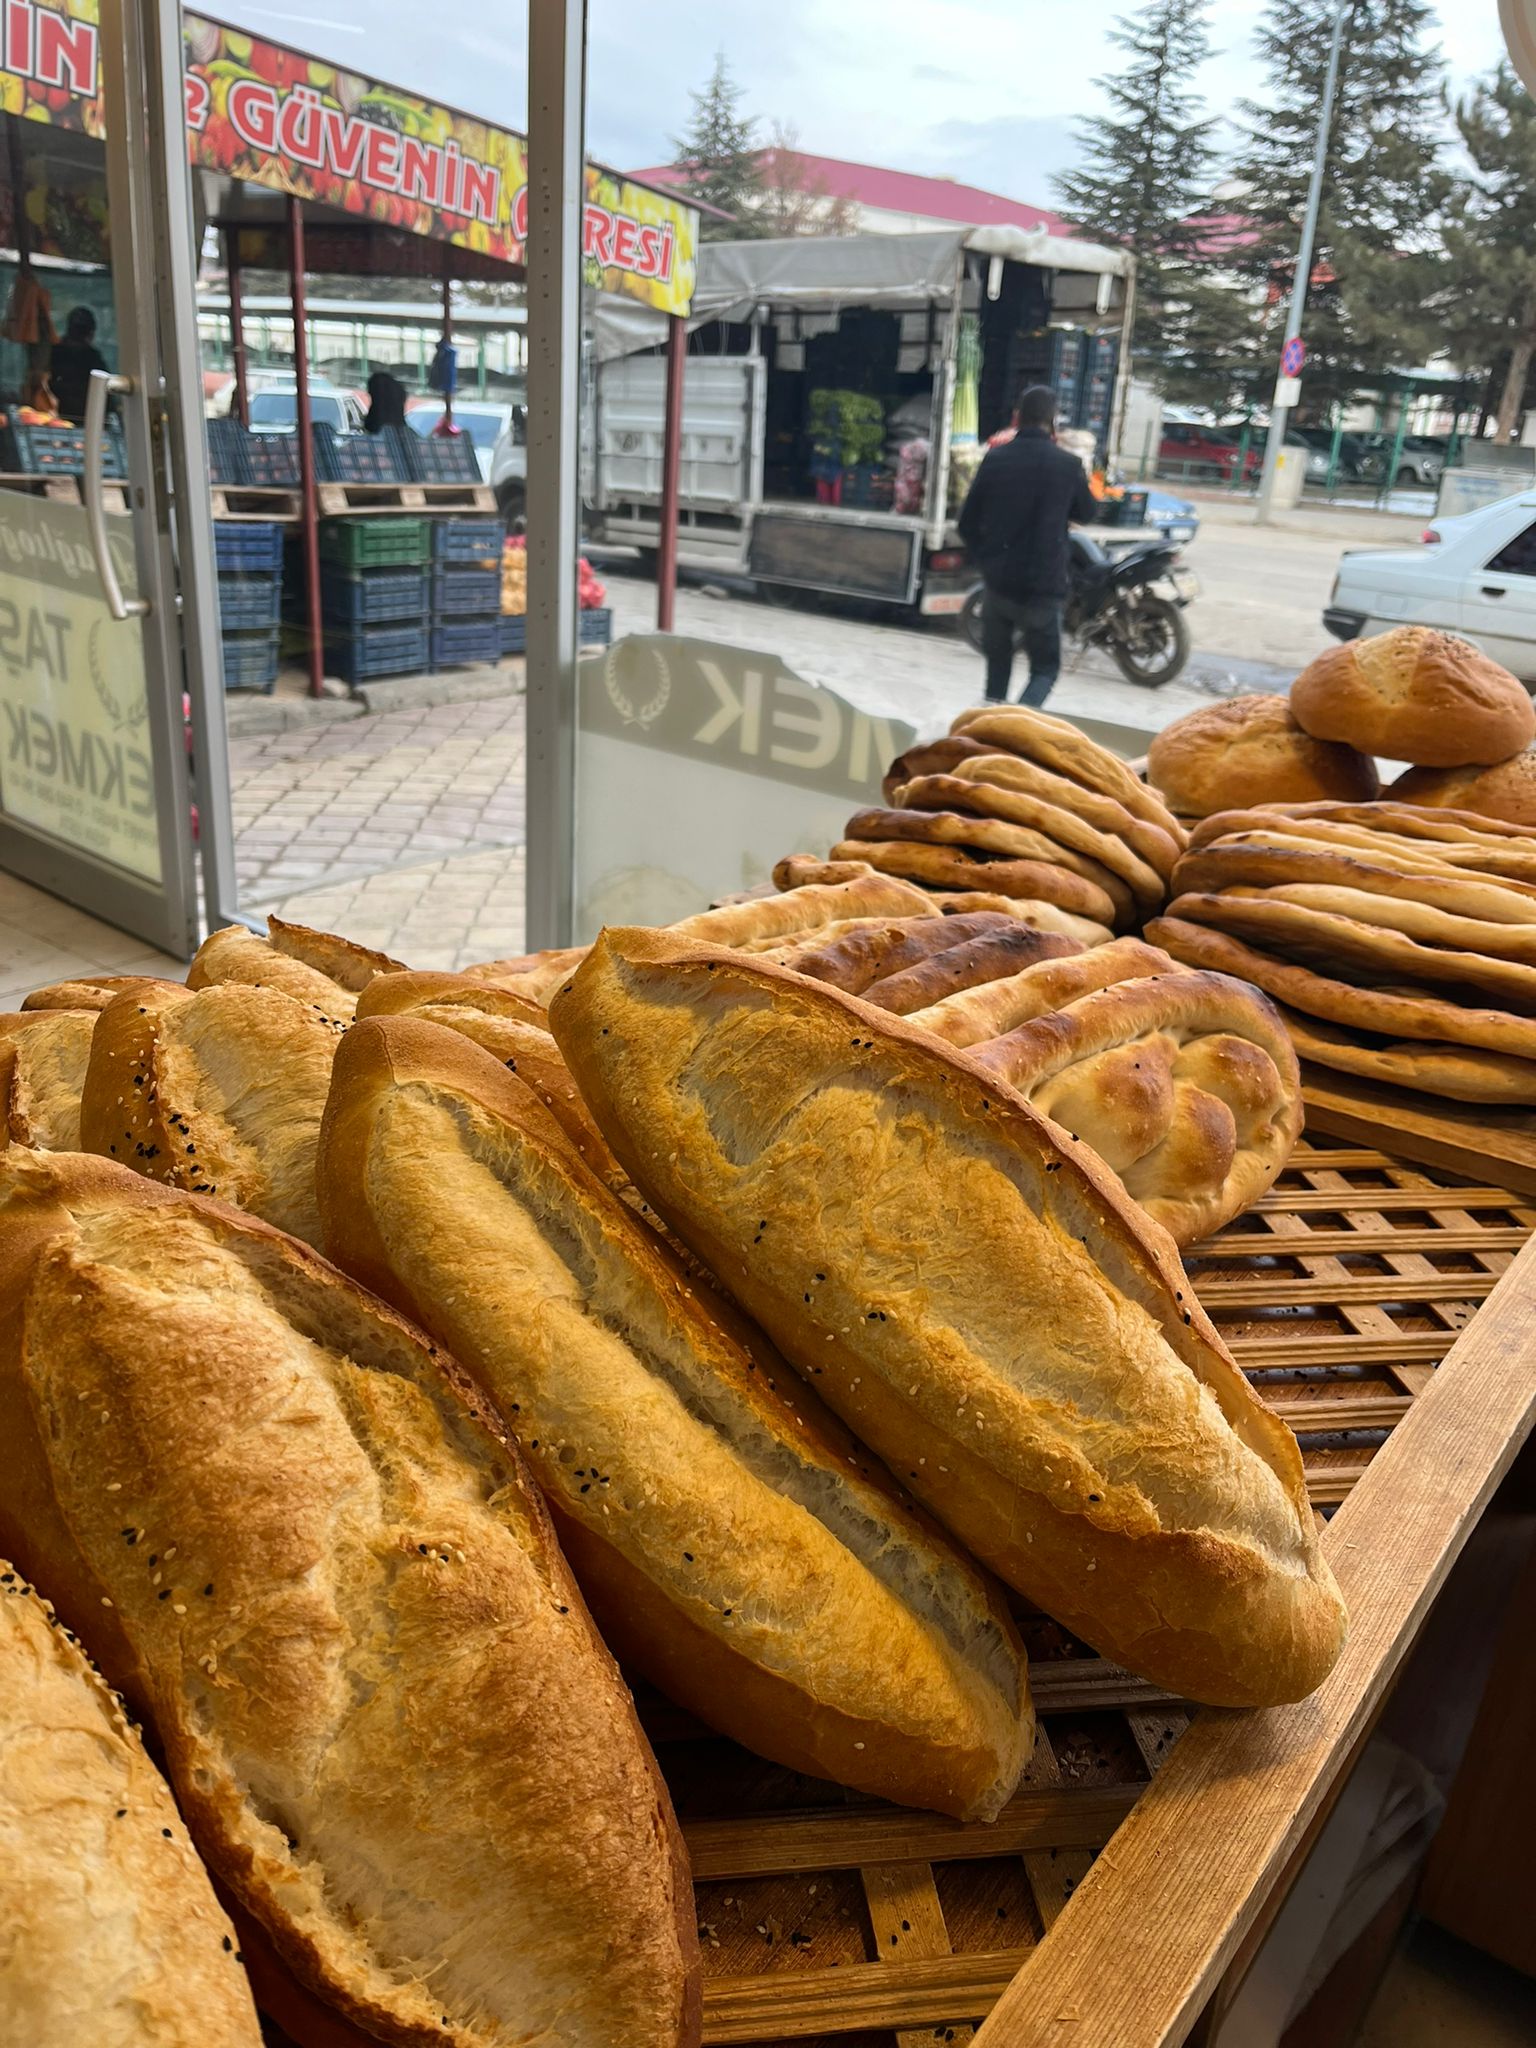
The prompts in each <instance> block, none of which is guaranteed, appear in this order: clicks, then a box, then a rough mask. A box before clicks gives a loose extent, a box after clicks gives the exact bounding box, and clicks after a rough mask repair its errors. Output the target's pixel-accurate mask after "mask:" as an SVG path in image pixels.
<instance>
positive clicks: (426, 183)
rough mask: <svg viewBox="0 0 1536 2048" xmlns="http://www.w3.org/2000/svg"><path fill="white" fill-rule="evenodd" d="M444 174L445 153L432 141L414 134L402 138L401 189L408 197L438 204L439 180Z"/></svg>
mask: <svg viewBox="0 0 1536 2048" xmlns="http://www.w3.org/2000/svg"><path fill="white" fill-rule="evenodd" d="M442 174H443V153H442V151H441V150H440V149H439V148H438V147H437V145H436V144H435V143H432V142H422V141H420V140H418V138H417V137H416V136H414V135H403V136H402V137H401V138H400V190H401V191H402V192H403V193H404V194H405V196H406V198H407V199H425V200H426V202H427V204H428V205H429V206H436V204H437V186H438V180H439V179H440V178H441V177H442Z"/></svg>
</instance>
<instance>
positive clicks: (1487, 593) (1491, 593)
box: [1483, 583, 1509, 597]
mask: <svg viewBox="0 0 1536 2048" xmlns="http://www.w3.org/2000/svg"><path fill="white" fill-rule="evenodd" d="M1508 595H1509V592H1508V590H1507V589H1506V588H1505V586H1504V585H1503V584H1502V583H1485V584H1484V585H1483V596H1484V597H1507V596H1508Z"/></svg>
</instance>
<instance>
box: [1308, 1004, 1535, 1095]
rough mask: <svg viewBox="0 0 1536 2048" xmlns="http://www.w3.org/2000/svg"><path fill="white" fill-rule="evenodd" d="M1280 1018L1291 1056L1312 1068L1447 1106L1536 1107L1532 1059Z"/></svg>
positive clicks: (1315, 1020) (1316, 1021)
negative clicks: (1441, 1100)
mask: <svg viewBox="0 0 1536 2048" xmlns="http://www.w3.org/2000/svg"><path fill="white" fill-rule="evenodd" d="M1280 1014H1281V1016H1282V1018H1283V1019H1284V1021H1285V1028H1286V1030H1287V1031H1288V1032H1289V1034H1290V1038H1291V1043H1292V1044H1293V1045H1294V1046H1295V1048H1296V1050H1297V1052H1298V1053H1300V1055H1301V1057H1302V1058H1303V1059H1305V1060H1312V1061H1314V1062H1315V1063H1316V1064H1317V1065H1318V1066H1323V1067H1333V1068H1336V1069H1337V1070H1338V1071H1339V1072H1340V1073H1344V1074H1358V1075H1360V1076H1362V1077H1363V1078H1364V1079H1366V1080H1368V1081H1387V1082H1390V1083H1391V1085H1392V1086H1393V1087H1394V1088H1413V1089H1416V1090H1417V1091H1418V1092H1419V1093H1420V1094H1425V1095H1444V1096H1446V1097H1448V1098H1449V1099H1450V1100H1451V1101H1453V1102H1481V1103H1489V1104H1496V1105H1500V1106H1502V1107H1505V1108H1536V1059H1526V1060H1523V1059H1516V1058H1514V1057H1513V1056H1512V1055H1510V1054H1509V1053H1502V1052H1485V1051H1483V1050H1481V1049H1480V1048H1479V1047H1476V1046H1468V1045H1435V1044H1433V1043H1429V1042H1426V1041H1425V1040H1423V1039H1419V1040H1413V1039H1398V1040H1392V1039H1385V1038H1375V1037H1363V1036H1362V1035H1361V1034H1360V1033H1359V1032H1351V1031H1344V1030H1341V1029H1340V1028H1339V1026H1338V1025H1336V1024H1326V1023H1324V1022H1323V1020H1322V1019H1321V1018H1320V1017H1308V1016H1306V1015H1304V1014H1303V1012H1302V1011H1300V1010H1286V1009H1282V1010H1281V1012H1280Z"/></svg>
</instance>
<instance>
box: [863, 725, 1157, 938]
mask: <svg viewBox="0 0 1536 2048" xmlns="http://www.w3.org/2000/svg"><path fill="white" fill-rule="evenodd" d="M885 797H886V803H885V805H884V806H883V807H873V808H871V809H869V810H863V811H859V812H857V813H856V814H855V815H854V816H853V817H852V818H850V819H849V821H848V827H847V836H846V837H845V838H844V839H843V841H842V842H841V844H839V845H838V846H835V847H834V848H833V849H832V858H833V859H834V860H863V861H867V862H868V863H869V864H870V865H871V866H872V867H874V868H876V869H877V870H878V871H879V872H880V873H882V874H886V875H899V876H901V877H902V878H903V879H905V880H907V881H910V882H916V883H918V884H919V885H920V886H921V887H923V888H925V889H930V890H935V891H940V892H943V893H945V894H946V895H947V896H949V897H951V898H954V897H955V896H966V895H969V894H977V893H982V894H987V895H993V896H1002V897H1004V898H1006V899H1007V900H1009V901H1010V902H1012V903H1014V904H1016V905H1017V906H1018V908H1019V911H1020V913H1021V914H1023V915H1026V916H1033V915H1035V914H1036V913H1037V912H1038V911H1039V909H1040V907H1041V906H1047V907H1054V908H1055V909H1056V910H1058V911H1064V912H1066V913H1068V914H1069V915H1071V916H1073V917H1076V918H1079V919H1086V920H1089V921H1091V922H1093V923H1094V924H1097V925H1098V926H1100V927H1101V929H1102V931H1103V933H1104V935H1105V936H1108V935H1109V934H1110V933H1112V932H1116V931H1129V930H1131V929H1133V928H1134V927H1135V926H1136V925H1137V924H1139V923H1140V922H1141V920H1142V919H1143V918H1145V917H1148V916H1150V915H1152V913H1153V912H1155V911H1156V910H1158V909H1159V908H1160V907H1161V905H1162V903H1163V901H1164V899H1165V897H1166V894H1167V883H1168V877H1169V874H1170V873H1171V871H1172V868H1173V863H1174V861H1175V860H1176V859H1177V858H1178V855H1179V852H1180V850H1181V848H1182V847H1183V844H1184V833H1183V828H1182V827H1181V826H1180V825H1179V824H1178V822H1177V820H1176V819H1175V818H1174V817H1173V815H1172V813H1171V812H1170V811H1169V810H1168V808H1167V807H1166V805H1165V804H1164V803H1163V801H1162V799H1161V798H1160V797H1159V796H1157V795H1156V793H1155V792H1154V791H1152V790H1150V789H1148V788H1147V786H1146V784H1145V783H1143V782H1141V781H1139V780H1138V779H1137V777H1136V776H1135V775H1133V774H1132V773H1131V770H1130V769H1129V768H1128V767H1127V766H1126V765H1125V763H1124V762H1123V761H1121V760H1119V759H1117V758H1116V756H1115V755H1113V754H1111V753H1109V752H1108V751H1107V749H1105V748H1103V747H1101V746H1099V745H1097V744H1096V743H1095V742H1094V741H1093V740H1090V739H1089V738H1087V737H1086V735H1085V734H1083V733H1081V732H1079V731H1078V729H1077V728H1076V726H1074V725H1071V724H1069V722H1068V721H1067V720H1066V719H1064V718H1051V717H1049V716H1047V715H1046V714H1045V713H1044V712H1041V711H1030V710H1026V709H1025V708H1024V707H1023V706H1021V705H1000V704H993V705H983V706H980V707H978V708H977V709H975V710H972V711H965V712H962V713H961V715H960V716H959V717H958V718H957V719H956V720H955V723H954V727H953V730H952V731H951V732H950V733H949V735H948V736H947V737H946V738H944V739H939V740H932V741H929V742H927V743H926V744H924V745H921V746H916V747H913V748H912V749H910V750H909V751H908V752H907V753H906V754H903V755H902V756H901V757H900V758H899V759H898V760H897V761H896V762H895V763H894V764H893V765H892V768H891V771H890V773H889V775H887V777H886V779H885ZM947 907H950V908H955V907H962V906H958V905H956V904H955V903H953V902H951V903H950V904H949V905H947ZM1037 921H1040V922H1044V921H1045V920H1043V919H1037Z"/></svg>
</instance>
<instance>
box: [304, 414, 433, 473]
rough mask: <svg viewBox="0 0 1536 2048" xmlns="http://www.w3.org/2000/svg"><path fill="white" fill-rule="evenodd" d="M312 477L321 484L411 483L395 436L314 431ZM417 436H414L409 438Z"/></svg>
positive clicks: (319, 427) (320, 427) (322, 425)
mask: <svg viewBox="0 0 1536 2048" xmlns="http://www.w3.org/2000/svg"><path fill="white" fill-rule="evenodd" d="M314 438H315V475H316V476H317V477H318V478H319V480H320V482H321V483H323V484H401V483H409V482H410V480H411V473H410V470H409V469H408V468H407V467H406V463H405V455H404V452H403V451H402V449H401V446H400V437H399V435H398V434H338V433H337V431H336V429H335V428H334V427H332V426H329V425H328V424H327V423H326V422H325V421H323V420H320V421H317V422H316V424H315V428H314ZM415 438H416V437H415V435H414V434H413V435H412V436H411V439H412V440H414V439H415Z"/></svg>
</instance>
